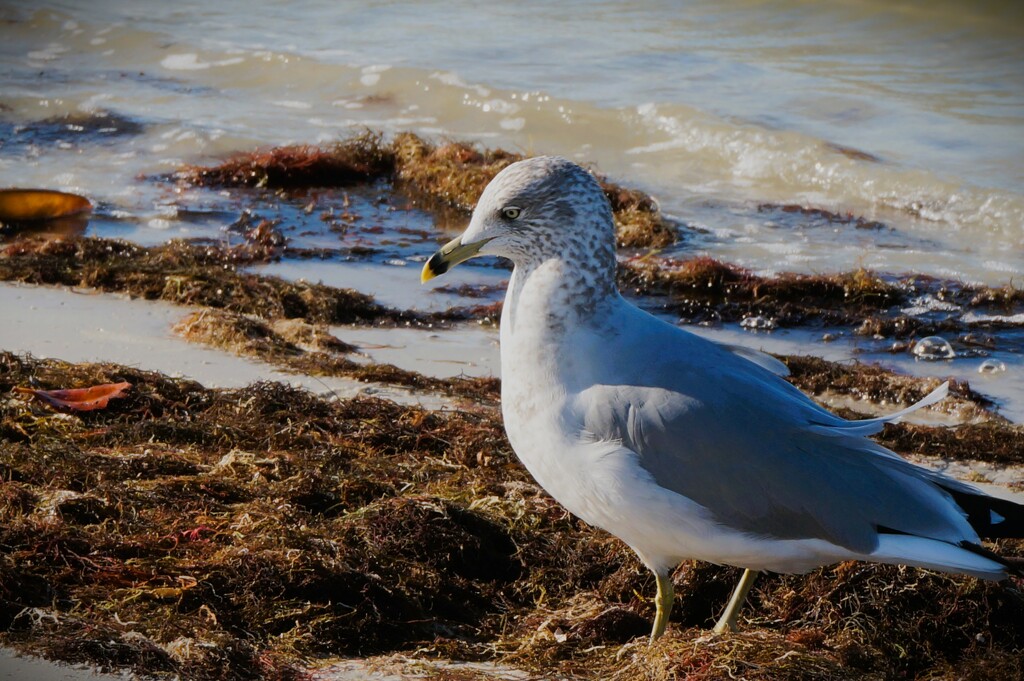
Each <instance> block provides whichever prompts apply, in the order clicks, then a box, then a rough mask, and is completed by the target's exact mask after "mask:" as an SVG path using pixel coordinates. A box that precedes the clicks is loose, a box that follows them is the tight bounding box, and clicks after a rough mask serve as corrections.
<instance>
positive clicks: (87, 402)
mask: <svg viewBox="0 0 1024 681" xmlns="http://www.w3.org/2000/svg"><path fill="white" fill-rule="evenodd" d="M130 387H132V384H131V383H104V384H103V385H94V386H92V387H91V388H72V389H71V390H35V389H33V388H15V389H14V391H15V392H19V393H23V394H27V395H32V396H33V397H35V398H36V399H37V400H39V401H41V402H45V403H46V404H48V405H50V406H51V407H53V408H54V409H57V410H58V411H92V410H93V409H103V408H104V407H106V406H107V402H109V401H110V400H112V399H114V398H115V397H124V394H123V393H124V391H125V390H127V389H128V388H130Z"/></svg>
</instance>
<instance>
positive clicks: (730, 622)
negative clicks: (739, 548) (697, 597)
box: [713, 570, 757, 634]
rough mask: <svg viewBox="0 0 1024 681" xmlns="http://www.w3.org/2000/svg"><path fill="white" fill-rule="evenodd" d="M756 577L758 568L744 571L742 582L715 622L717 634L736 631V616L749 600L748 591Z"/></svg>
mask: <svg viewBox="0 0 1024 681" xmlns="http://www.w3.org/2000/svg"><path fill="white" fill-rule="evenodd" d="M755 579H757V571H756V570H744V571H743V576H742V577H740V582H739V584H737V585H736V589H735V591H733V592H732V598H730V599H729V605H727V606H725V612H723V613H722V616H721V617H720V618H719V620H718V622H717V623H716V624H715V628H714V629H713V631H714V632H715V633H716V634H721V633H723V632H726V631H736V629H737V626H736V617H737V616H738V615H739V614H740V609H741V608H742V607H743V603H744V601H746V600H747V593H749V592H750V587H752V586H754V580H755Z"/></svg>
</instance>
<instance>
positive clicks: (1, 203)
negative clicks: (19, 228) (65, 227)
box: [0, 189, 92, 222]
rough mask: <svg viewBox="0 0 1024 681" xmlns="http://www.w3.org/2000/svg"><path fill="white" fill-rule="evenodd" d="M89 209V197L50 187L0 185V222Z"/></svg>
mask: <svg viewBox="0 0 1024 681" xmlns="http://www.w3.org/2000/svg"><path fill="white" fill-rule="evenodd" d="M90 210H92V203H90V202H89V199H87V198H85V197H84V196H79V195H78V194H69V193H67V192H59V191H56V190H53V189H0V222H35V221H39V220H53V219H54V218H62V217H66V216H68V215H77V214H79V213H84V212H86V211H90Z"/></svg>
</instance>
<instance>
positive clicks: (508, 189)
mask: <svg viewBox="0 0 1024 681" xmlns="http://www.w3.org/2000/svg"><path fill="white" fill-rule="evenodd" d="M614 249H615V227H614V222H613V220H612V212H611V208H610V206H609V204H608V199H607V198H606V197H605V195H604V191H603V190H602V189H601V186H600V185H599V184H598V183H597V180H596V179H594V176H593V175H591V174H590V173H589V172H588V171H587V170H585V169H583V168H581V167H580V166H578V165H576V164H575V163H573V162H572V161H569V160H568V159H564V158H560V157H557V156H536V157H534V158H528V159H526V160H524V161H519V162H517V163H513V164H512V165H510V166H508V167H507V168H505V169H504V170H502V171H501V172H500V173H498V174H497V175H496V176H495V178H494V179H493V180H491V182H490V184H488V185H487V187H486V188H485V189H484V191H483V194H481V196H480V200H479V201H478V202H477V205H476V208H475V209H474V210H473V217H472V219H471V220H470V222H469V226H468V227H467V228H466V231H465V232H463V233H462V234H461V235H460V236H458V237H456V238H455V239H452V240H451V241H449V242H448V243H447V244H445V245H444V246H442V247H441V249H440V250H439V251H437V252H436V253H434V255H433V256H431V258H430V260H428V261H427V263H426V264H425V265H424V266H423V273H422V275H421V279H422V281H429V280H430V279H433V278H434V277H436V276H439V275H441V274H444V273H445V272H447V271H448V270H449V269H451V268H452V267H455V266H456V265H458V264H459V263H461V262H464V261H466V260H469V259H470V258H472V257H475V256H477V255H497V256H502V257H505V258H508V259H510V260H512V262H513V263H515V264H516V265H517V266H519V265H527V264H529V263H530V262H541V261H544V260H547V259H550V258H553V257H559V258H571V259H574V260H583V261H586V260H590V259H591V258H593V257H594V256H595V255H596V254H598V253H600V254H602V255H603V256H604V257H605V258H607V256H608V255H609V253H610V255H611V258H612V259H613V261H614Z"/></svg>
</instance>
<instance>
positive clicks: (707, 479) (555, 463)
mask: <svg viewBox="0 0 1024 681" xmlns="http://www.w3.org/2000/svg"><path fill="white" fill-rule="evenodd" d="M478 255H496V256H502V257H504V258H508V259H509V260H511V261H512V263H513V264H514V269H513V272H512V276H511V278H510V280H509V284H508V291H507V293H506V295H505V304H504V307H503V309H502V314H501V339H500V342H501V378H502V385H501V410H502V417H503V419H504V423H505V431H506V433H507V435H508V439H509V442H510V443H511V445H512V448H513V449H514V450H515V452H516V455H517V456H518V457H519V459H520V460H521V461H522V462H523V464H524V465H525V466H526V468H527V469H528V470H529V472H530V473H531V475H533V477H534V478H535V479H536V481H537V482H538V483H539V484H540V485H541V486H542V487H543V488H544V489H545V490H546V491H547V492H548V493H549V494H551V496H552V497H554V498H555V499H556V500H557V501H558V502H559V503H561V504H562V505H563V506H565V508H566V509H568V510H569V511H570V512H571V513H573V514H574V515H576V516H578V517H580V518H582V519H583V520H584V521H586V522H587V523H589V524H591V525H595V526H597V527H600V528H603V529H605V530H607V531H608V532H610V533H611V534H613V535H615V536H616V537H618V538H619V539H621V540H622V541H624V542H625V543H626V544H627V545H629V547H630V548H632V549H633V551H635V552H636V554H637V556H638V557H639V558H640V560H641V562H643V564H644V565H646V566H647V567H648V568H649V569H650V570H651V571H652V572H653V573H654V575H655V578H656V580H657V596H656V600H655V605H656V614H655V618H654V626H653V629H652V632H651V636H650V641H651V643H653V642H654V641H655V640H656V639H657V638H658V637H660V636H661V635H662V634H663V633H664V632H665V629H666V626H667V624H668V618H669V615H670V613H671V609H672V602H673V599H674V593H673V587H672V580H671V573H672V570H673V569H674V568H675V567H676V566H677V565H678V564H679V563H680V562H681V561H683V560H687V559H699V560H705V561H710V562H712V563H717V564H722V565H734V566H738V567H742V568H745V570H744V573H743V576H742V577H741V579H740V581H739V583H738V584H737V586H736V588H735V590H734V592H733V594H732V597H731V598H730V601H729V603H728V605H727V606H726V608H725V611H724V612H723V614H722V616H721V618H720V619H719V620H718V622H717V624H716V625H715V627H714V631H715V632H725V631H734V630H735V629H736V625H737V616H738V614H739V612H740V609H741V607H742V606H743V602H744V600H745V599H746V596H747V593H748V591H749V590H750V588H751V586H752V585H753V583H754V579H755V577H756V575H757V573H758V572H762V571H772V572H782V573H801V572H807V571H810V570H812V569H814V568H817V567H819V566H822V565H828V564H832V563H836V562H840V561H846V560H865V561H873V562H877V563H895V564H900V565H910V566H917V567H922V568H929V569H933V570H940V571H943V572H952V573H963V574H967V575H972V576H975V577H979V578H982V579H992V580H998V579H1004V578H1006V577H1007V576H1008V574H1010V573H1014V574H1021V569H1020V566H1019V565H1017V564H1015V563H1013V562H1011V559H1007V558H1003V557H1001V556H999V555H997V554H996V553H994V552H992V551H990V550H988V549H986V548H984V547H983V546H982V545H981V537H987V538H998V537H1024V505H1020V504H1017V503H1014V502H1012V501H1008V500H1004V499H1000V498H996V497H992V496H990V495H987V494H985V493H984V492H982V491H980V490H979V489H977V488H975V487H972V486H970V485H968V484H966V483H963V482H960V481H958V480H954V479H952V478H949V477H946V476H943V475H941V474H939V473H935V472H932V471H929V470H927V469H925V468H921V467H919V466H915V465H913V464H911V463H909V462H908V461H906V460H904V459H902V458H901V457H899V456H898V455H897V454H895V453H893V452H891V451H889V450H888V449H886V448H885V447H883V446H881V445H879V444H878V443H876V442H874V441H872V440H870V439H868V438H867V436H868V435H872V434H874V433H877V432H879V431H880V430H881V429H882V427H883V426H884V424H886V423H891V422H894V421H896V420H898V419H900V418H901V417H903V416H905V415H907V414H908V413H910V412H912V411H914V410H915V409H919V408H921V407H924V406H927V405H929V404H933V403H935V402H937V401H939V400H941V399H942V398H943V397H945V395H946V393H947V391H948V384H947V385H943V386H941V387H940V388H938V389H937V390H935V391H934V392H932V393H931V394H930V395H928V396H927V397H925V398H924V399H923V400H921V401H920V402H918V403H917V404H914V405H913V406H911V407H909V408H907V409H904V410H902V411H898V412H896V413H893V414H889V415H887V416H883V417H880V418H872V419H866V420H858V421H848V420H846V419H843V418H840V417H838V416H836V415H834V414H832V413H830V412H828V411H827V410H825V409H824V408H822V407H820V406H818V405H817V404H816V403H815V402H813V401H812V400H811V399H810V398H808V397H807V396H806V395H804V394H803V393H802V392H800V391H799V390H798V389H797V388H795V387H794V386H792V385H791V384H790V383H788V382H787V381H785V380H783V379H782V378H781V377H780V376H781V375H785V374H786V373H787V370H786V367H785V365H784V364H783V363H782V362H780V361H778V360H777V359H775V358H773V357H771V356H769V355H766V354H763V353H760V352H758V351H755V350H751V349H749V348H744V347H740V346H730V345H723V344H719V343H716V342H713V341H710V340H707V339H704V338H701V337H699V336H696V335H694V334H692V333H689V332H687V331H685V330H684V329H681V328H679V327H677V326H674V325H672V324H670V323H668V322H666V321H663V320H661V319H658V318H657V317H654V316H653V315H650V314H648V313H646V312H644V311H642V310H640V309H639V308H637V307H636V306H634V305H632V304H631V303H629V302H628V301H626V300H625V299H624V298H623V297H622V296H621V294H620V293H619V291H618V288H617V286H616V281H615V271H616V252H615V225H614V222H613V218H612V212H611V208H610V206H609V203H608V200H607V198H606V197H605V195H604V192H603V191H602V190H601V187H600V185H599V184H598V183H597V181H596V180H595V179H594V177H593V176H592V175H591V174H590V173H589V172H588V171H587V170H585V169H584V168H582V167H580V166H578V165H576V164H575V163H572V162H571V161H569V160H567V159H564V158H559V157H552V156H539V157H534V158H529V159H526V160H523V161H519V162H517V163H513V164H512V165H510V166H508V167H507V168H505V169H504V170H502V171H501V172H500V173H499V174H498V175H497V176H496V177H495V178H494V179H493V180H492V181H491V182H490V184H488V185H487V187H486V188H485V189H484V191H483V194H482V195H481V197H480V200H479V202H478V203H477V206H476V208H475V209H474V211H473V216H472V219H471V220H470V223H469V226H468V227H467V228H466V230H465V232H464V233H463V234H462V235H461V236H459V237H457V238H455V239H453V240H452V241H450V242H449V243H447V244H446V245H444V246H443V247H442V248H441V249H440V250H439V251H437V252H436V253H434V254H433V256H432V257H431V258H430V259H429V260H428V261H427V262H426V264H425V265H424V267H423V272H422V280H423V281H424V282H426V281H428V280H430V279H432V278H434V277H436V276H438V275H441V274H444V273H445V272H447V271H448V270H449V269H451V268H452V267H455V266H456V265H458V264H459V263H461V262H463V261H465V260H468V259H469V258H472V257H475V256H478Z"/></svg>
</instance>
